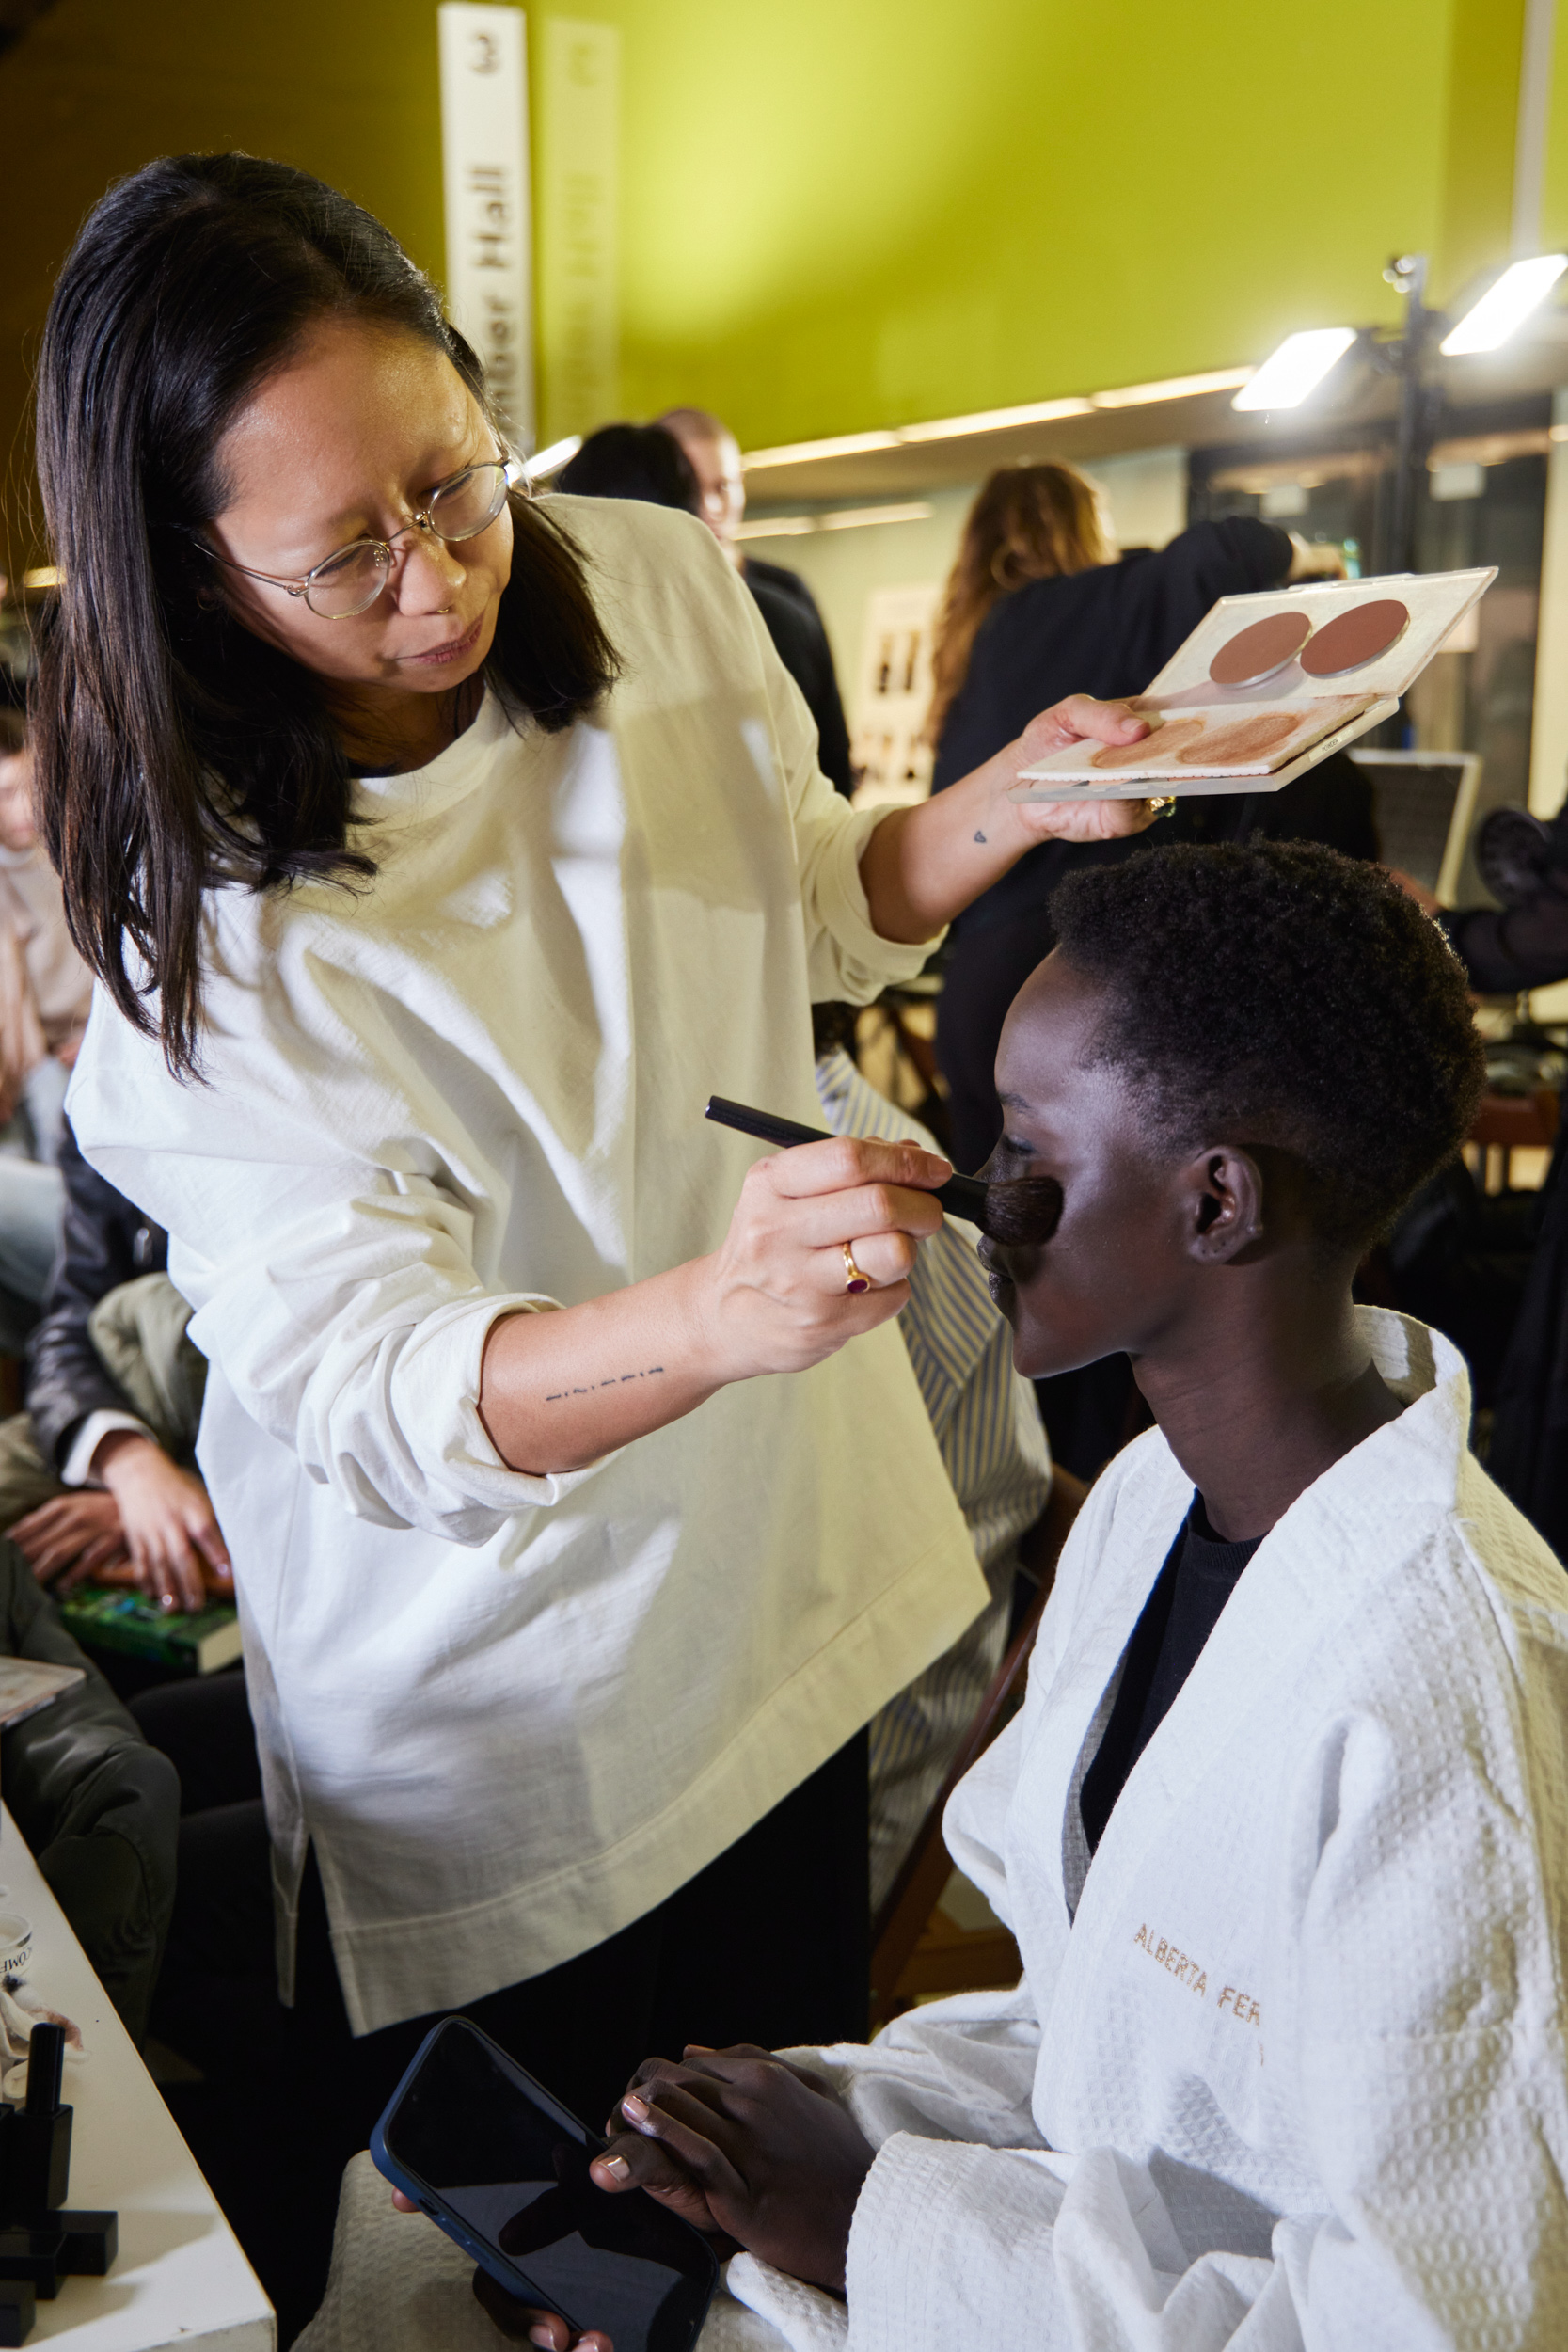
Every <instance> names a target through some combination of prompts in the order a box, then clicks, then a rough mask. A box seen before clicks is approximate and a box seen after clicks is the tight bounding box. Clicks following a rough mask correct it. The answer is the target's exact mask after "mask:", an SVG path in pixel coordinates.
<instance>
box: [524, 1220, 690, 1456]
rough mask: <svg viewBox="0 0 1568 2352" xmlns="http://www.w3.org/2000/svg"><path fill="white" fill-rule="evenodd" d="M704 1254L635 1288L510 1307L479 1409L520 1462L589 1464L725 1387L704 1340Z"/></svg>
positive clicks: (644, 1435) (670, 1419)
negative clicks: (517, 1309)
mask: <svg viewBox="0 0 1568 2352" xmlns="http://www.w3.org/2000/svg"><path fill="white" fill-rule="evenodd" d="M706 1263H707V1261H706V1260H705V1259H694V1260H693V1261H692V1262H691V1263H689V1264H687V1265H680V1266H674V1267H673V1268H672V1269H671V1271H670V1272H669V1273H668V1274H656V1275H653V1276H651V1277H650V1278H649V1279H648V1280H647V1281H645V1282H634V1283H633V1284H632V1285H631V1287H630V1288H629V1289H628V1290H624V1291H611V1292H610V1295H609V1296H608V1297H605V1298H593V1299H589V1300H588V1301H587V1302H586V1303H585V1304H584V1305H582V1306H580V1307H562V1308H558V1309H557V1310H555V1311H553V1312H550V1313H545V1314H515V1315H507V1316H506V1317H505V1318H504V1319H503V1320H502V1321H501V1322H499V1323H498V1324H496V1325H495V1326H494V1327H493V1328H492V1330H491V1333H490V1337H489V1340H488V1341H487V1343H486V1344H485V1349H484V1365H483V1374H482V1376H481V1381H480V1392H479V1409H480V1413H481V1416H482V1418H483V1422H484V1426H485V1428H486V1429H487V1430H488V1431H489V1433H490V1438H491V1442H492V1444H493V1445H494V1446H495V1447H496V1449H497V1451H498V1452H499V1454H501V1456H502V1458H503V1459H504V1460H505V1461H507V1462H509V1463H510V1464H511V1465H512V1467H513V1469H514V1470H529V1471H531V1472H532V1473H533V1474H534V1475H535V1476H536V1477H543V1476H545V1475H546V1474H547V1473H548V1472H550V1471H554V1470H581V1469H583V1468H584V1467H585V1466H586V1465H587V1464H588V1463H590V1462H596V1461H597V1460H598V1459H599V1457H600V1455H601V1454H610V1453H613V1452H614V1450H615V1448H616V1447H617V1446H622V1445H627V1444H629V1443H630V1441H631V1440H632V1438H645V1437H646V1436H647V1434H648V1432H649V1431H650V1430H651V1429H662V1428H664V1426H665V1425H666V1423H667V1422H673V1421H679V1420H680V1419H681V1417H682V1415H683V1414H685V1413H689V1412H691V1411H693V1410H694V1409H695V1407H696V1406H699V1405H701V1404H702V1403H703V1402H704V1400H705V1398H707V1397H710V1396H711V1395H712V1394H713V1392H714V1391H715V1390H716V1389H719V1388H721V1387H722V1386H723V1384H724V1377H725V1375H724V1374H723V1372H722V1371H721V1369H720V1368H719V1366H718V1365H717V1363H716V1361H715V1360H714V1359H713V1356H712V1352H711V1350H710V1349H709V1348H708V1346H707V1345H706V1343H705V1337H704V1327H703V1321H702V1316H701V1314H700V1312H699V1311H698V1304H697V1301H698V1295H699V1291H700V1288H701V1285H702V1282H703V1279H704V1272H705V1266H706Z"/></svg>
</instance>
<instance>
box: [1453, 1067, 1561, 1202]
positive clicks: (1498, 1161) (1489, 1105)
mask: <svg viewBox="0 0 1568 2352" xmlns="http://www.w3.org/2000/svg"><path fill="white" fill-rule="evenodd" d="M1561 1109H1562V1103H1561V1097H1560V1095H1558V1094H1555V1093H1554V1092H1553V1091H1552V1089H1550V1088H1549V1087H1543V1088H1541V1089H1539V1091H1538V1092H1536V1093H1534V1094H1483V1095H1482V1096H1481V1108H1480V1109H1479V1110H1478V1111H1477V1113H1476V1117H1475V1123H1474V1125H1473V1126H1472V1127H1471V1129H1470V1133H1469V1136H1468V1138H1467V1140H1466V1143H1465V1157H1466V1159H1468V1158H1469V1156H1470V1153H1471V1152H1472V1151H1473V1152H1475V1154H1476V1159H1477V1167H1476V1172H1477V1173H1478V1175H1479V1176H1480V1179H1481V1190H1482V1191H1483V1192H1488V1193H1498V1192H1509V1191H1512V1190H1513V1154H1514V1152H1541V1151H1545V1152H1549V1151H1550V1150H1551V1148H1552V1146H1553V1144H1554V1143H1555V1142H1556V1141H1557V1130H1558V1120H1559V1119H1560V1116H1561ZM1494 1177H1496V1179H1497V1181H1496V1183H1494V1182H1493V1179H1494Z"/></svg>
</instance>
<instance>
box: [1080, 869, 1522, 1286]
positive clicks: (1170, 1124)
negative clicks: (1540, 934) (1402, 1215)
mask: <svg viewBox="0 0 1568 2352" xmlns="http://www.w3.org/2000/svg"><path fill="white" fill-rule="evenodd" d="M1051 914H1052V920H1053V927H1054V930H1055V932H1056V937H1057V942H1058V945H1059V946H1060V948H1061V952H1062V955H1063V957H1064V958H1065V960H1066V961H1068V962H1069V964H1071V965H1072V967H1073V968H1074V970H1076V971H1078V972H1080V973H1082V974H1083V975H1084V976H1085V977H1086V978H1088V979H1091V980H1093V981H1095V982H1096V983H1098V984H1099V985H1100V986H1101V988H1102V989H1103V990H1104V992H1105V995H1106V999H1107V1003H1106V1009H1105V1014H1104V1018H1103V1020H1102V1021H1101V1024H1100V1026H1099V1029H1098V1031H1097V1034H1096V1038H1095V1041H1094V1044H1093V1046H1092V1047H1091V1049H1090V1052H1091V1057H1092V1058H1093V1059H1094V1060H1095V1061H1096V1062H1097V1063H1104V1064H1110V1065H1114V1066H1116V1067H1117V1068H1118V1069H1120V1070H1122V1071H1124V1072H1125V1073H1127V1076H1128V1078H1129V1080H1130V1082H1131V1083H1132V1087H1133V1089H1134V1090H1135V1094H1136V1097H1137V1100H1138V1102H1139V1104H1140V1108H1141V1110H1142V1112H1143V1113H1144V1114H1145V1116H1146V1118H1147V1120H1148V1131H1149V1133H1150V1135H1151V1136H1154V1137H1155V1138H1156V1139H1157V1140H1158V1142H1159V1143H1160V1144H1161V1146H1162V1147H1165V1146H1168V1147H1169V1148H1171V1149H1172V1150H1175V1151H1180V1150H1183V1149H1189V1148H1190V1149H1192V1150H1197V1149H1199V1148H1201V1146H1202V1145H1203V1144H1205V1143H1209V1142H1219V1141H1228V1142H1233V1143H1237V1144H1243V1145H1244V1144H1246V1143H1248V1142H1252V1143H1258V1144H1264V1145H1272V1146H1274V1147H1275V1148H1277V1149H1282V1150H1285V1151H1288V1152H1291V1154H1292V1155H1293V1156H1294V1157H1295V1158H1296V1159H1297V1160H1298V1161H1299V1163H1300V1164H1301V1166H1302V1168H1304V1170H1305V1171H1306V1174H1307V1180H1308V1197H1309V1200H1310V1201H1311V1204H1312V1207H1311V1214H1312V1216H1313V1221H1314V1224H1315V1226H1316V1229H1317V1231H1318V1232H1319V1233H1320V1235H1321V1236H1322V1238H1323V1240H1324V1241H1327V1242H1332V1243H1334V1244H1336V1245H1338V1246H1346V1245H1351V1246H1354V1247H1357V1248H1364V1247H1366V1246H1368V1245H1369V1244H1370V1243H1371V1242H1372V1241H1374V1240H1376V1239H1377V1237H1378V1236H1379V1235H1380V1234H1381V1233H1383V1232H1386V1230H1387V1228H1388V1227H1389V1225H1390V1224H1392V1222H1393V1220H1394V1218H1395V1217H1396V1216H1398V1214H1399V1212H1400V1210H1401V1209H1402V1207H1403V1206H1404V1203H1405V1202H1406V1201H1407V1200H1409V1198H1410V1196H1411V1195H1412V1193H1414V1192H1415V1191H1416V1190H1417V1189H1418V1186H1419V1185H1420V1184H1423V1183H1424V1182H1425V1181H1426V1179H1427V1178H1428V1177H1429V1176H1431V1175H1433V1174H1434V1173H1435V1171H1436V1170H1437V1169H1438V1168H1441V1167H1442V1166H1443V1165H1444V1164H1445V1163H1446V1162H1447V1161H1449V1160H1450V1159H1451V1158H1452V1157H1453V1155H1454V1153H1455V1152H1457V1151H1458V1149H1459V1146H1460V1144H1461V1143H1462V1142H1463V1141H1464V1138H1465V1135H1466V1134H1467V1133H1468V1131H1469V1127H1470V1123H1471V1121H1472V1120H1473V1119H1474V1117H1475V1112H1476V1106H1477V1104H1478V1103H1479V1101H1480V1099H1481V1091H1482V1089H1483V1088H1484V1086H1485V1083H1486V1072H1485V1061H1484V1057H1483V1053H1482V1048H1481V1040H1480V1038H1479V1036H1478V1035H1477V1032H1476V1026H1475V1023H1474V1021H1473V1020H1472V1018H1471V1014H1470V1007H1469V1003H1468V999H1467V996H1466V993H1465V971H1464V967H1463V965H1462V964H1461V963H1460V962H1459V961H1458V959H1457V958H1456V957H1455V956H1454V955H1453V953H1452V951H1451V950H1450V948H1449V946H1448V945H1447V943H1446V941H1445V940H1444V938H1443V936H1442V933H1441V932H1440V931H1439V930H1437V928H1436V926H1435V925H1434V924H1433V923H1430V922H1429V921H1428V920H1427V918H1426V916H1425V915H1424V914H1421V912H1420V910H1419V908H1418V906H1416V904H1415V903H1414V901H1413V900H1412V899H1411V898H1408V897H1407V896H1406V895H1405V893H1404V892H1403V891H1402V890H1401V889H1400V887H1399V886H1398V884H1397V883H1396V882H1392V881H1391V880H1390V879H1389V877H1388V875H1387V874H1386V872H1385V871H1384V870H1383V868H1382V867H1380V866H1370V865H1367V864H1364V863H1363V862H1361V861H1359V860H1357V859H1353V858H1348V857H1341V856H1340V855H1339V853H1338V851H1337V850H1327V849H1323V848H1320V847H1319V846H1318V845H1317V844H1316V843H1313V842H1300V841H1291V842H1262V841H1259V842H1255V843H1253V844H1251V845H1250V846H1243V845H1241V844H1223V845H1216V846H1214V847H1211V848H1193V847H1187V846H1183V845H1175V844H1173V845H1172V846H1171V847H1170V848H1168V849H1161V850H1146V851H1144V852H1142V853H1141V854H1139V855H1137V856H1135V857H1132V858H1131V859H1129V860H1128V861H1127V862H1126V863H1125V864H1121V865H1117V866H1099V867H1094V868H1091V869H1090V870H1088V871H1087V872H1085V873H1080V874H1076V875H1074V876H1072V877H1071V878H1070V879H1069V881H1067V882H1064V883H1063V884H1062V886H1061V887H1060V889H1058V890H1057V891H1056V893H1055V895H1054V896H1053V899H1052V901H1051Z"/></svg>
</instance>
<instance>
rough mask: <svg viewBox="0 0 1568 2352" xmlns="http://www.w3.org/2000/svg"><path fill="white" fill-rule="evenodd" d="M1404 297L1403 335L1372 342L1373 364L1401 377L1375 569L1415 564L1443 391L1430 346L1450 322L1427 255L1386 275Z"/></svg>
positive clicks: (1397, 264)
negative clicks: (1434, 303)
mask: <svg viewBox="0 0 1568 2352" xmlns="http://www.w3.org/2000/svg"><path fill="white" fill-rule="evenodd" d="M1383 275H1384V277H1385V278H1386V279H1387V281H1388V283H1389V284H1390V285H1391V286H1393V287H1394V288H1395V289H1396V290H1397V291H1398V292H1399V293H1400V294H1402V295H1403V296H1404V327H1403V331H1402V333H1401V334H1399V335H1397V336H1390V337H1389V338H1388V339H1387V341H1386V342H1373V343H1372V346H1371V356H1372V358H1373V359H1374V361H1375V363H1376V364H1377V365H1378V366H1379V367H1381V368H1383V369H1385V370H1386V372H1387V373H1389V374H1391V375H1395V376H1397V377H1398V379H1399V387H1400V410H1399V422H1398V425H1397V428H1396V431H1395V436H1394V467H1393V478H1392V480H1391V481H1390V483H1389V485H1388V495H1387V497H1386V498H1385V499H1380V500H1379V501H1378V515H1377V529H1376V532H1375V534H1374V546H1373V562H1372V570H1373V571H1374V572H1376V573H1387V572H1413V571H1414V570H1415V568H1416V517H1417V514H1418V503H1419V493H1420V486H1421V478H1422V476H1423V474H1424V473H1425V471H1426V459H1427V451H1428V450H1429V448H1430V447H1431V445H1432V437H1433V429H1434V427H1435V424H1436V414H1437V408H1438V404H1439V402H1440V400H1441V394H1440V393H1439V392H1438V391H1437V390H1436V389H1435V387H1433V385H1432V384H1431V383H1429V381H1428V377H1427V362H1428V358H1429V355H1430V353H1431V350H1432V346H1433V343H1434V342H1437V340H1438V339H1439V337H1440V336H1441V335H1442V333H1443V331H1444V329H1445V328H1446V327H1447V326H1448V325H1449V320H1448V317H1447V315H1446V313H1445V312H1443V311H1441V310H1428V308H1427V306H1426V302H1425V299H1424V296H1425V294H1426V278H1427V257H1426V255H1425V254H1424V253H1402V254H1398V255H1396V257H1395V258H1394V260H1393V261H1391V262H1389V264H1388V266H1387V268H1386V270H1385V271H1384V273H1383Z"/></svg>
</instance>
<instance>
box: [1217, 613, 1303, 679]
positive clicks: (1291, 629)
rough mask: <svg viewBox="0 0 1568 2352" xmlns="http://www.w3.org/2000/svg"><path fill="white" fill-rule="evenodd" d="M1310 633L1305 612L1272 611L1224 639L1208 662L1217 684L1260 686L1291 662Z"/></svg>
mask: <svg viewBox="0 0 1568 2352" xmlns="http://www.w3.org/2000/svg"><path fill="white" fill-rule="evenodd" d="M1311 634H1312V620H1311V615H1310V614H1309V613H1307V612H1271V613H1270V614H1269V615H1268V616H1267V618H1266V619H1264V620H1261V621H1251V622H1249V623H1248V624H1247V626H1246V628H1239V629H1238V630H1237V631H1236V634H1235V636H1234V637H1230V638H1227V640H1226V642H1225V644H1223V645H1222V646H1221V647H1220V649H1219V651H1218V653H1217V654H1216V655H1215V656H1214V658H1213V660H1212V661H1211V662H1210V664H1209V675H1210V677H1211V678H1212V680H1213V682H1214V684H1215V685H1216V686H1261V684H1262V682H1263V680H1264V679H1265V678H1266V677H1275V676H1277V675H1278V674H1279V672H1280V671H1281V670H1283V669H1284V668H1285V667H1286V666H1287V664H1288V663H1290V662H1291V661H1293V660H1295V658H1296V656H1297V654H1299V653H1300V651H1301V649H1302V647H1303V645H1305V644H1306V643H1307V639H1308V638H1309V637H1310V636H1311Z"/></svg>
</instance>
